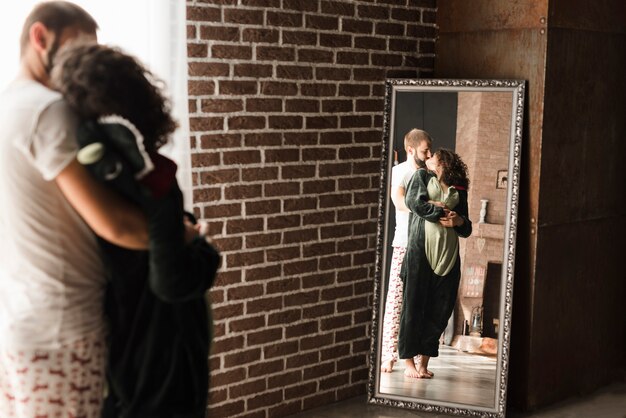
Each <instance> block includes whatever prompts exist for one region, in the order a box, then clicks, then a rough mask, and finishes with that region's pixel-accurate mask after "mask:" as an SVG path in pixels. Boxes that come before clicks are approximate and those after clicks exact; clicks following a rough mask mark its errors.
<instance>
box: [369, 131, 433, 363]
mask: <svg viewBox="0 0 626 418" xmlns="http://www.w3.org/2000/svg"><path fill="white" fill-rule="evenodd" d="M431 147H432V140H431V138H430V136H429V135H428V133H426V132H425V131H422V130H420V129H412V130H411V131H409V132H408V133H407V134H406V135H405V136H404V149H405V151H406V154H407V159H406V161H404V162H402V163H400V164H398V165H397V166H395V167H393V168H392V169H391V201H392V202H393V205H394V206H395V208H396V229H395V232H394V237H393V243H392V246H393V254H392V257H391V267H390V269H389V284H388V287H387V300H386V303H385V316H384V319H383V343H382V353H381V367H380V370H381V371H382V372H386V373H389V372H391V371H392V370H393V366H394V364H395V362H396V360H397V359H398V353H397V350H396V346H397V342H398V327H399V321H400V310H401V307H402V293H403V291H402V281H401V280H400V266H401V265H402V260H403V259H404V254H405V253H406V248H407V240H408V226H409V209H408V208H407V206H406V204H405V203H404V197H405V191H406V186H407V183H408V182H409V180H410V179H411V177H412V176H413V173H414V172H415V170H417V169H424V168H425V167H426V160H428V159H429V158H430V156H431V153H430V149H431Z"/></svg>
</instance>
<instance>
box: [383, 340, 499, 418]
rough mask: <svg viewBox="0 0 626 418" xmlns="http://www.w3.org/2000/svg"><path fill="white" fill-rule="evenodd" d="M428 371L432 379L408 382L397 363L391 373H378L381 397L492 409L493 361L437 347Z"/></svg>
mask: <svg viewBox="0 0 626 418" xmlns="http://www.w3.org/2000/svg"><path fill="white" fill-rule="evenodd" d="M428 368H429V370H430V371H432V372H433V373H434V374H435V376H434V377H433V378H432V379H412V378H408V377H405V376H404V364H403V361H402V360H400V362H398V363H396V365H395V367H394V369H393V372H391V373H381V376H380V392H381V394H390V395H396V396H403V397H409V398H420V399H428V400H433V401H443V402H454V403H459V404H471V405H474V406H484V407H494V406H495V394H496V358H495V357H486V356H479V355H476V354H467V353H463V352H461V351H457V350H455V349H454V348H451V347H448V346H441V347H440V348H439V357H436V358H432V359H431V360H430V364H429V366H428ZM383 396H384V395H383Z"/></svg>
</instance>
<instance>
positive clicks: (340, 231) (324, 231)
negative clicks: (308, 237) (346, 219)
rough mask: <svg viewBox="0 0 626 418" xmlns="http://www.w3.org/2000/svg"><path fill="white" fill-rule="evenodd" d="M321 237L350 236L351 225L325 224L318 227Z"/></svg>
mask: <svg viewBox="0 0 626 418" xmlns="http://www.w3.org/2000/svg"><path fill="white" fill-rule="evenodd" d="M320 235H321V238H322V239H328V238H339V237H349V236H352V225H334V226H331V227H328V226H325V227H322V228H321V229H320Z"/></svg>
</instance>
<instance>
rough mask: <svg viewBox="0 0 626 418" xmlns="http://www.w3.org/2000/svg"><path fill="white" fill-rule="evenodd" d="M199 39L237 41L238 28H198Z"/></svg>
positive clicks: (203, 26)
mask: <svg viewBox="0 0 626 418" xmlns="http://www.w3.org/2000/svg"><path fill="white" fill-rule="evenodd" d="M200 38H202V39H208V40H211V41H229V42H238V41H239V28H237V27H232V26H231V27H228V26H205V25H201V26H200Z"/></svg>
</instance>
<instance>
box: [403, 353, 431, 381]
mask: <svg viewBox="0 0 626 418" xmlns="http://www.w3.org/2000/svg"><path fill="white" fill-rule="evenodd" d="M404 362H405V366H406V368H405V369H404V375H405V376H406V377H412V378H414V379H430V375H429V374H428V373H425V372H421V371H420V370H418V369H417V368H415V361H414V360H413V359H412V358H408V359H405V360H404Z"/></svg>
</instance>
